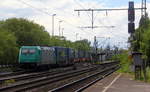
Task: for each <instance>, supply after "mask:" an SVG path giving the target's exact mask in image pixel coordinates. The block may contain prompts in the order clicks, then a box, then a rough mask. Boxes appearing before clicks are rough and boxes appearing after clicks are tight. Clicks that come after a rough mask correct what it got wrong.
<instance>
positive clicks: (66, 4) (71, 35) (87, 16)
mask: <svg viewBox="0 0 150 92" xmlns="http://www.w3.org/2000/svg"><path fill="white" fill-rule="evenodd" d="M128 1H129V0H3V1H2V2H1V3H0V20H5V19H8V18H13V17H17V18H26V19H28V20H31V21H34V22H35V23H38V24H40V25H43V26H44V27H45V28H46V30H47V31H48V32H49V34H50V35H52V15H53V14H56V16H54V34H55V35H59V24H60V31H61V35H62V33H63V35H64V36H65V37H66V38H67V39H68V40H71V41H76V40H80V39H88V40H89V41H91V42H92V43H93V41H94V36H97V40H98V42H99V47H101V46H102V47H105V46H106V45H108V44H110V45H111V46H112V47H113V46H114V45H116V46H119V47H120V48H127V46H128V43H127V40H128V37H129V34H128V16H127V12H128V11H108V12H107V14H106V12H105V11H100V12H96V11H95V12H94V26H100V28H96V29H93V30H92V29H89V28H82V27H86V26H91V12H80V13H79V14H78V12H75V11H74V10H75V9H103V8H104V9H105V8H128ZM130 1H131V0H130ZM133 1H134V2H135V7H138V8H139V7H140V6H141V0H133ZM147 8H148V9H147V12H148V13H149V11H150V0H147ZM140 14H141V13H140V11H136V18H135V24H136V28H137V27H138V23H139V19H140V16H141V15H140ZM59 21H62V22H59ZM111 26H114V27H113V28H112V27H111Z"/></svg>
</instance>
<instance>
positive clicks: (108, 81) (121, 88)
mask: <svg viewBox="0 0 150 92" xmlns="http://www.w3.org/2000/svg"><path fill="white" fill-rule="evenodd" d="M83 92H150V83H144V82H141V81H136V80H133V76H131V75H129V74H118V73H113V74H112V75H109V76H107V77H106V78H104V79H102V80H100V81H98V82H97V83H95V84H94V85H92V86H90V87H89V88H87V89H85V90H84V91H83Z"/></svg>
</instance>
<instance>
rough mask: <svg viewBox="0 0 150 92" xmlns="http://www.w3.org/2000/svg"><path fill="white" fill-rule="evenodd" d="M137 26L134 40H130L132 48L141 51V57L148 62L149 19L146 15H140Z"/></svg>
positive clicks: (149, 58)
mask: <svg viewBox="0 0 150 92" xmlns="http://www.w3.org/2000/svg"><path fill="white" fill-rule="evenodd" d="M139 25H140V26H139V28H137V29H136V31H135V33H134V38H135V39H134V41H132V43H131V44H132V45H131V46H132V49H133V50H134V51H139V52H142V53H143V58H144V59H146V60H147V63H149V64H150V37H149V36H150V19H149V18H148V15H147V16H146V17H142V18H141V20H140V24H139Z"/></svg>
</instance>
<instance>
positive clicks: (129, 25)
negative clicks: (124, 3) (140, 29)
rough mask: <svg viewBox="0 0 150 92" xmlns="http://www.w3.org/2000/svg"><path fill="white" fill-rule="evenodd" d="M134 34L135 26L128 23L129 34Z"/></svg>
mask: <svg viewBox="0 0 150 92" xmlns="http://www.w3.org/2000/svg"><path fill="white" fill-rule="evenodd" d="M134 32H135V24H134V23H128V33H134Z"/></svg>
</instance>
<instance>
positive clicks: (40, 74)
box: [0, 67, 72, 85]
mask: <svg viewBox="0 0 150 92" xmlns="http://www.w3.org/2000/svg"><path fill="white" fill-rule="evenodd" d="M66 70H67V71H68V70H72V67H69V68H68V67H67V68H60V69H53V70H51V71H44V72H32V73H28V72H27V73H22V74H20V75H15V76H10V77H3V78H1V79H0V84H1V85H2V84H3V83H5V81H7V80H11V79H13V80H15V82H19V81H25V80H28V79H29V80H31V79H34V78H39V77H43V76H49V75H53V74H58V73H62V72H64V71H66Z"/></svg>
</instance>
